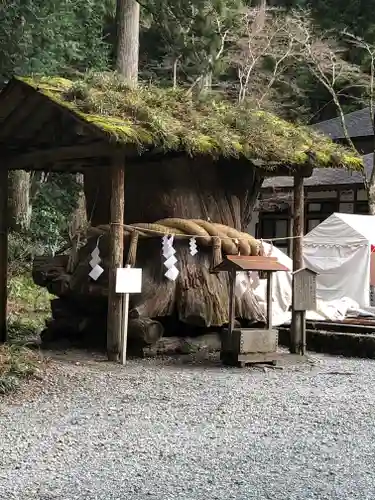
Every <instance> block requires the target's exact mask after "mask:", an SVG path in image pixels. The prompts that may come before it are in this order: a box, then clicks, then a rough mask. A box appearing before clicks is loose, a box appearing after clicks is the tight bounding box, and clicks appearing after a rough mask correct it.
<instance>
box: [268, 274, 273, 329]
mask: <svg viewBox="0 0 375 500" xmlns="http://www.w3.org/2000/svg"><path fill="white" fill-rule="evenodd" d="M272 288H273V274H272V273H271V272H268V273H267V330H269V331H271V330H272Z"/></svg>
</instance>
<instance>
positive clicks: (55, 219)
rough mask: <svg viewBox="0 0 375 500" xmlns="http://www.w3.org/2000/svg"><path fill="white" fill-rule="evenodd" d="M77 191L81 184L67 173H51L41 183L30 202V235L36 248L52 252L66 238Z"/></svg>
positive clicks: (44, 251) (51, 253) (61, 244)
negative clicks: (31, 205) (31, 208)
mask: <svg viewBox="0 0 375 500" xmlns="http://www.w3.org/2000/svg"><path fill="white" fill-rule="evenodd" d="M79 192H80V186H79V185H78V184H77V183H76V181H75V178H74V176H72V175H69V174H50V176H49V179H48V182H46V183H44V184H42V185H41V188H40V189H39V191H38V194H37V197H36V198H35V200H34V203H33V214H32V220H31V227H30V234H29V236H30V237H31V239H32V241H33V242H34V246H35V247H36V248H38V247H39V248H40V247H42V248H43V252H42V253H49V254H50V255H53V254H54V253H55V252H56V251H57V250H58V249H59V248H60V247H61V246H63V244H64V243H65V242H66V241H67V238H68V226H69V222H70V219H71V215H72V212H73V210H74V209H75V208H76V205H77V199H78V195H79ZM39 253H40V252H39Z"/></svg>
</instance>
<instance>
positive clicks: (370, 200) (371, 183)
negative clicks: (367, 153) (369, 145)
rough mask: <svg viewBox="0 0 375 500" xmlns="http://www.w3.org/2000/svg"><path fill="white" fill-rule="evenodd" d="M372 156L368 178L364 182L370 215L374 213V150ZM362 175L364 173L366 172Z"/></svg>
mask: <svg viewBox="0 0 375 500" xmlns="http://www.w3.org/2000/svg"><path fill="white" fill-rule="evenodd" d="M373 156H374V157H373V164H372V170H371V175H370V179H369V181H368V182H367V183H366V188H367V200H368V209H369V213H370V215H375V151H374V155H373ZM364 175H366V173H365V174H364Z"/></svg>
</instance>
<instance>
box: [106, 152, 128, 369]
mask: <svg viewBox="0 0 375 500" xmlns="http://www.w3.org/2000/svg"><path fill="white" fill-rule="evenodd" d="M124 182H125V165H124V157H123V155H116V156H115V158H114V161H113V165H112V168H111V183H112V190H111V227H110V233H109V239H110V241H109V252H110V258H109V262H110V264H109V276H108V278H109V283H108V319H107V354H108V359H109V360H110V361H118V360H119V358H120V351H121V320H122V317H121V316H122V296H121V294H116V270H117V269H118V268H120V267H123V261H124V227H123V224H124V203H125V194H124Z"/></svg>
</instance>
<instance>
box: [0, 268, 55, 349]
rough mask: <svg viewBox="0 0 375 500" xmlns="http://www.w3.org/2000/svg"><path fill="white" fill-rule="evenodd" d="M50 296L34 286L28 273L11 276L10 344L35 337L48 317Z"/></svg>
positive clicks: (45, 291) (9, 302) (9, 298)
mask: <svg viewBox="0 0 375 500" xmlns="http://www.w3.org/2000/svg"><path fill="white" fill-rule="evenodd" d="M50 300H51V295H50V294H49V293H48V292H47V290H45V289H44V288H40V287H38V286H37V285H35V284H34V282H33V280H32V277H31V275H30V274H29V273H25V274H21V275H16V276H12V277H11V278H10V280H9V285H8V334H9V340H10V342H14V341H22V340H24V339H25V338H29V337H32V336H35V335H37V334H38V333H40V331H41V330H42V329H43V328H44V325H45V320H46V319H47V318H48V317H49V316H50V314H51V309H50Z"/></svg>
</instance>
